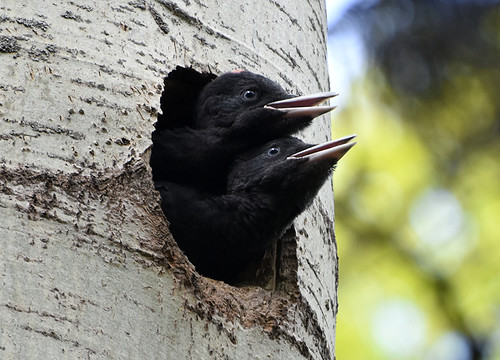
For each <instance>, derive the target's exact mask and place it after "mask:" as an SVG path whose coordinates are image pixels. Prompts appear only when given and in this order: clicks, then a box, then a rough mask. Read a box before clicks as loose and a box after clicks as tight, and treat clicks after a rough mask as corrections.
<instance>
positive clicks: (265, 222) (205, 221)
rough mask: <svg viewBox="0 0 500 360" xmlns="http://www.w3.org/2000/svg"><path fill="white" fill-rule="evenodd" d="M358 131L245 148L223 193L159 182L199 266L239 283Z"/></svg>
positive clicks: (178, 233) (179, 236)
mask: <svg viewBox="0 0 500 360" xmlns="http://www.w3.org/2000/svg"><path fill="white" fill-rule="evenodd" d="M354 137H355V135H351V136H348V137H345V138H341V139H337V140H334V141H330V142H327V143H324V144H320V145H316V146H311V145H308V144H306V143H304V142H302V141H301V140H299V139H297V138H294V137H284V138H279V139H275V140H273V141H271V142H269V143H267V144H265V145H263V146H260V147H258V148H255V149H252V150H250V151H248V152H245V153H242V154H240V155H238V156H237V157H236V158H235V160H234V161H233V162H232V164H231V166H230V170H229V173H228V177H227V184H226V190H225V192H224V193H223V194H219V195H214V194H207V193H205V192H202V191H199V190H197V189H195V188H192V187H187V186H183V185H178V184H174V183H168V182H164V183H158V184H157V185H158V188H159V190H160V193H161V196H162V209H163V211H164V213H165V214H166V216H167V218H168V220H169V222H170V231H171V232H172V234H173V236H174V238H175V240H176V241H177V243H178V245H179V247H180V248H181V249H182V250H183V251H184V252H185V253H186V255H187V256H188V258H189V260H190V261H191V262H192V263H193V264H194V265H195V267H196V269H197V271H198V272H199V273H201V274H203V275H205V276H208V277H211V278H213V279H218V280H223V281H225V282H228V283H233V281H234V280H235V279H236V277H237V275H238V274H239V273H240V272H241V271H242V270H244V269H245V268H246V266H247V264H248V263H250V262H255V261H260V259H261V258H262V256H263V254H264V252H265V250H266V248H267V247H268V246H269V245H270V244H271V242H272V240H273V239H275V238H277V237H279V236H280V235H281V234H282V233H283V232H284V230H286V228H287V227H288V226H289V225H290V223H291V222H292V221H293V219H294V218H295V217H296V216H297V215H299V214H300V213H301V212H302V211H304V210H305V209H306V208H307V206H308V205H309V204H310V203H311V201H312V200H313V198H314V197H315V195H316V194H317V192H318V190H319V189H320V187H321V186H322V185H323V183H324V182H325V181H326V180H327V179H328V177H329V175H330V174H331V170H332V169H333V167H334V166H335V165H336V163H337V161H338V160H339V159H340V158H341V157H342V156H343V155H344V154H345V153H346V152H347V151H348V150H349V149H350V148H351V147H352V146H354V144H355V143H349V141H350V140H351V139H353V138H354Z"/></svg>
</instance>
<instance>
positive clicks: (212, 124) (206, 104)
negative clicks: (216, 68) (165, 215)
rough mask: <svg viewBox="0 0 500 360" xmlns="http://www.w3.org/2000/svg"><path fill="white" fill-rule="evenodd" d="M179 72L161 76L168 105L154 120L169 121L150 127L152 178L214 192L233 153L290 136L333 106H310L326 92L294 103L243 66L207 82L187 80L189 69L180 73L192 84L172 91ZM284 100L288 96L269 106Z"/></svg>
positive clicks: (275, 85) (326, 96)
mask: <svg viewBox="0 0 500 360" xmlns="http://www.w3.org/2000/svg"><path fill="white" fill-rule="evenodd" d="M181 69H182V68H181ZM182 74H183V71H181V70H180V69H179V68H178V69H176V70H175V71H174V72H173V73H171V74H169V77H167V79H166V80H165V88H166V91H168V92H170V93H171V95H169V93H166V94H164V96H162V104H163V103H168V104H171V106H162V110H163V112H164V113H163V115H161V118H159V122H160V120H161V121H162V122H165V121H171V122H172V124H174V125H171V126H165V125H161V124H157V129H156V130H155V131H154V132H153V135H152V139H153V147H152V152H151V160H150V164H151V167H152V169H153V180H154V181H155V182H158V181H170V182H176V183H179V184H184V185H190V186H197V187H199V188H203V189H205V190H207V191H212V192H220V191H221V189H222V187H223V185H224V178H225V175H226V174H227V169H228V166H229V163H230V162H231V159H232V158H233V157H234V155H235V154H236V153H239V152H241V151H245V150H247V149H249V148H252V147H254V146H257V145H261V144H263V143H265V142H266V141H269V140H271V139H274V138H277V137H281V136H286V135H290V134H292V133H294V132H296V131H298V130H300V129H303V128H305V127H306V126H308V125H309V124H310V122H311V120H312V119H313V118H314V117H316V116H318V115H320V114H322V113H325V112H327V111H330V110H332V109H333V107H311V105H316V104H318V103H320V102H321V101H323V100H325V99H327V98H329V97H331V96H333V95H332V94H326V95H325V94H320V95H319V96H316V97H314V96H313V97H312V98H308V99H306V100H305V101H304V100H303V101H302V102H300V99H301V98H300V97H297V98H294V99H299V101H298V102H295V101H294V99H291V98H292V97H293V96H292V95H290V94H288V93H287V92H286V91H285V90H284V89H283V88H282V87H281V86H279V85H278V84H277V83H275V82H273V81H271V80H269V79H267V78H265V77H263V76H261V75H257V74H254V73H251V72H247V71H241V72H233V73H227V74H223V75H221V76H219V77H218V78H216V79H215V80H213V81H209V79H208V78H206V77H204V78H201V77H200V78H199V79H198V80H196V79H193V77H194V76H193V73H192V72H189V76H188V75H186V77H188V78H189V81H188V84H193V85H192V87H191V88H192V90H191V91H189V90H186V84H183V85H182V87H180V88H181V90H182V91H180V93H181V94H186V96H185V97H182V96H179V94H178V93H177V92H176V88H177V85H176V84H177V83H179V82H180V81H179V78H182V77H183V75H182ZM200 76H201V75H200ZM170 77H172V81H169V78H170ZM187 88H188V89H189V85H188V86H187ZM181 98H182V99H185V101H184V102H183V101H181ZM172 99H174V100H175V101H177V102H178V105H179V106H178V107H175V106H174V104H173V100H172ZM286 99H290V100H288V101H287V102H285V103H284V104H280V103H278V104H277V105H274V103H275V102H276V101H282V100H286ZM304 105H305V107H304ZM285 106H288V107H289V108H286V107H285ZM179 107H180V108H184V109H183V110H182V109H181V110H179Z"/></svg>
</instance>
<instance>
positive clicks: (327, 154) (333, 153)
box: [287, 135, 356, 162]
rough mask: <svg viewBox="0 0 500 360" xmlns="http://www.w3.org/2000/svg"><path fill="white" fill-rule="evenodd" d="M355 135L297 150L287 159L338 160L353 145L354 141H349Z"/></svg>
mask: <svg viewBox="0 0 500 360" xmlns="http://www.w3.org/2000/svg"><path fill="white" fill-rule="evenodd" d="M355 137H356V135H349V136H345V137H343V138H340V139H336V140H332V141H328V142H325V143H323V144H319V145H314V146H311V147H310V148H307V149H305V150H302V151H299V152H298V153H295V154H293V155H290V156H289V157H288V158H287V160H288V159H307V161H313V162H317V161H320V160H324V159H330V160H333V161H338V160H340V158H342V156H344V155H345V154H346V153H347V152H348V151H349V150H350V149H351V148H352V147H353V146H354V145H356V143H355V142H353V143H350V142H349V141H351V140H352V139H354V138H355Z"/></svg>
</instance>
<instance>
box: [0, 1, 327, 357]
mask: <svg viewBox="0 0 500 360" xmlns="http://www.w3.org/2000/svg"><path fill="white" fill-rule="evenodd" d="M325 36H326V19H325V4H324V3H323V1H322V0H313V1H295V2H292V1H284V2H277V1H274V0H256V1H240V2H238V1H225V0H209V1H199V0H191V1H187V0H184V1H177V2H175V1H171V0H156V1H155V0H150V1H144V0H132V1H97V0H95V1H90V0H72V1H70V0H58V1H53V0H50V1H41V0H39V1H25V0H24V1H23V0H20V1H13V0H7V1H5V0H3V1H2V2H1V4H0V119H1V128H0V130H1V131H0V164H1V167H0V231H1V234H0V324H1V325H0V358H2V359H80V358H85V359H87V358H89V359H224V358H227V359H250V358H251V359H302V358H309V359H330V358H333V357H334V342H335V318H336V309H337V302H336V274H337V271H336V266H337V259H336V256H337V255H336V249H335V241H334V235H333V222H332V220H333V191H332V189H331V184H330V183H328V184H326V185H325V186H324V187H323V189H322V190H321V192H320V195H319V196H318V198H317V199H316V200H315V202H314V204H313V205H312V207H311V208H310V210H309V211H307V212H306V213H305V214H303V215H301V216H300V217H299V218H298V219H297V220H296V221H295V224H294V226H293V227H292V229H290V230H288V231H287V235H286V237H285V244H287V245H286V246H285V245H284V246H282V248H281V250H280V251H281V253H280V255H279V256H280V258H281V262H280V264H281V265H280V268H279V269H278V275H277V277H276V284H275V285H276V286H275V288H274V290H266V289H262V288H260V287H255V286H254V287H239V288H237V287H232V286H229V285H226V284H224V283H222V282H218V281H214V280H211V279H207V278H204V277H202V276H200V275H198V274H197V273H196V272H195V270H194V268H193V266H192V265H191V264H190V263H189V262H188V260H187V259H186V258H185V257H184V255H183V254H182V252H181V251H180V250H179V249H178V248H177V246H176V244H175V241H174V240H173V239H172V237H171V235H170V234H169V232H168V223H167V221H166V219H165V218H164V216H163V214H162V212H161V210H160V207H159V196H158V194H157V193H156V192H155V191H154V188H153V185H152V181H151V171H150V168H149V166H148V149H149V147H150V145H151V141H150V135H151V132H152V131H153V124H154V122H155V121H156V111H157V110H156V109H158V108H159V99H160V94H161V86H162V83H163V77H164V76H165V75H166V74H167V73H168V72H169V71H171V70H172V69H174V68H175V66H176V65H182V66H193V67H194V68H195V69H197V70H199V71H212V72H215V73H217V74H219V73H222V72H226V71H230V70H233V69H235V68H245V69H248V70H250V71H254V72H257V73H261V74H263V75H267V76H269V77H270V78H272V79H274V80H275V81H278V82H279V83H281V84H282V85H283V86H284V87H285V88H287V89H288V90H290V91H292V92H294V93H297V94H301V93H308V92H316V91H325V90H327V89H328V80H327V72H326V48H325V47H326V41H325ZM314 124H315V125H314V126H313V127H312V128H311V129H310V130H308V131H307V133H304V134H302V136H301V137H303V138H305V139H306V140H307V141H309V142H319V141H324V140H326V139H327V138H328V137H329V132H330V130H329V121H328V118H327V117H324V118H323V119H318V120H316V121H315V123H314Z"/></svg>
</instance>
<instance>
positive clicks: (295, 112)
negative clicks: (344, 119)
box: [264, 92, 338, 118]
mask: <svg viewBox="0 0 500 360" xmlns="http://www.w3.org/2000/svg"><path fill="white" fill-rule="evenodd" d="M337 95H338V94H337V93H334V92H321V93H316V94H311V95H304V96H297V97H293V98H290V99H285V100H279V101H273V102H270V103H269V104H267V105H265V106H264V107H266V108H273V109H276V110H280V111H282V112H284V113H285V115H284V116H285V117H300V116H309V117H311V118H315V117H317V116H320V115H323V114H325V113H327V112H330V111H332V110H333V109H335V108H336V106H316V105H319V104H321V103H322V102H324V101H326V100H328V99H330V98H332V97H334V96H337Z"/></svg>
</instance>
